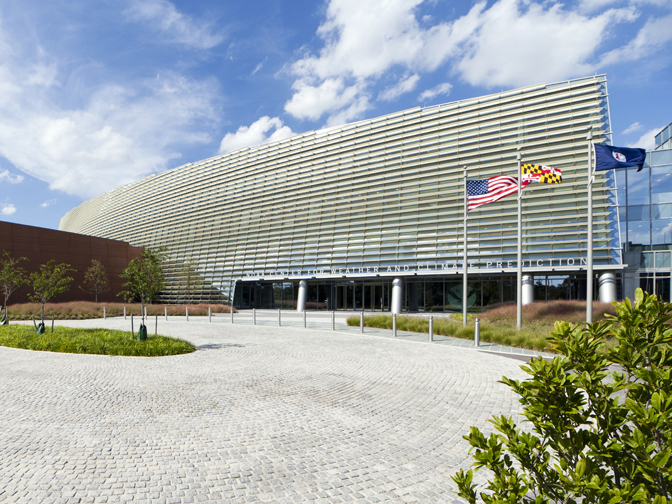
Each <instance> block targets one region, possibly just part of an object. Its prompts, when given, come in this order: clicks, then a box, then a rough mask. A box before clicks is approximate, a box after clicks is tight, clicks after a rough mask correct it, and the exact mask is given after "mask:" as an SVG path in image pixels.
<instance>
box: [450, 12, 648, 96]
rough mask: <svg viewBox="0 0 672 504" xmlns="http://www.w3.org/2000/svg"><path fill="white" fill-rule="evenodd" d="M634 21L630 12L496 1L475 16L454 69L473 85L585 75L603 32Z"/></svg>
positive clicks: (591, 69) (591, 68)
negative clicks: (580, 10)
mask: <svg viewBox="0 0 672 504" xmlns="http://www.w3.org/2000/svg"><path fill="white" fill-rule="evenodd" d="M634 19H636V14H635V12H634V10H633V9H631V8H627V9H610V10H608V11H606V12H604V13H602V14H599V15H597V16H594V17H588V16H585V15H582V14H579V13H577V12H572V11H568V10H565V9H564V8H563V5H562V4H558V3H556V4H552V5H550V6H549V7H548V8H546V6H545V4H535V3H529V4H528V3H524V2H522V1H520V0H500V1H498V2H497V3H495V4H494V5H493V6H492V7H491V8H490V9H488V10H484V11H483V12H482V14H481V15H480V16H479V26H478V29H477V30H476V31H475V32H474V33H473V34H472V35H471V36H470V38H469V41H468V43H467V44H465V47H464V49H465V51H464V55H463V56H462V57H461V58H460V60H459V62H458V63H457V69H458V70H459V72H460V73H461V75H462V78H463V79H464V80H465V81H467V82H468V83H469V84H472V85H478V86H495V85H497V86H499V85H502V86H525V85H529V84H534V83H538V82H554V81H559V80H563V79H566V78H568V77H578V76H581V75H586V74H590V73H593V72H594V71H595V69H596V66H595V65H594V64H593V63H592V59H593V57H594V55H595V52H596V51H597V50H598V48H599V46H600V45H601V44H602V42H603V41H604V40H605V37H606V34H607V32H608V30H609V29H610V28H613V26H614V25H615V24H618V23H622V22H626V21H633V20H634Z"/></svg>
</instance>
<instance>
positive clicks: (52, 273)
mask: <svg viewBox="0 0 672 504" xmlns="http://www.w3.org/2000/svg"><path fill="white" fill-rule="evenodd" d="M71 271H76V270H74V269H72V268H71V267H70V265H69V264H65V263H61V264H56V261H54V260H53V259H52V260H51V261H48V262H47V264H42V265H40V271H36V272H34V273H31V274H30V284H31V285H32V286H33V294H28V297H29V298H30V300H31V301H33V302H34V303H40V304H41V305H42V324H43V325H44V305H45V303H46V302H47V301H49V300H50V299H51V298H53V297H54V296H56V295H58V294H61V293H62V292H66V291H67V290H68V289H70V282H72V277H69V276H67V274H68V273H70V272H71Z"/></svg>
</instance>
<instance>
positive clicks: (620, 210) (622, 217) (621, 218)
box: [618, 206, 628, 222]
mask: <svg viewBox="0 0 672 504" xmlns="http://www.w3.org/2000/svg"><path fill="white" fill-rule="evenodd" d="M627 209H628V207H624V206H622V207H618V220H619V221H620V222H625V221H626V220H627V218H626V210H627Z"/></svg>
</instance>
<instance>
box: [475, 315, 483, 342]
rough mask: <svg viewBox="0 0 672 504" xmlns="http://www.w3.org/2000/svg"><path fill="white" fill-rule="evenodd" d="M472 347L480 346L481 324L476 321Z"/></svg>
mask: <svg viewBox="0 0 672 504" xmlns="http://www.w3.org/2000/svg"><path fill="white" fill-rule="evenodd" d="M474 346H477V347H479V346H481V323H480V322H479V321H478V319H476V325H475V326H474Z"/></svg>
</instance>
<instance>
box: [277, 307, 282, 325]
mask: <svg viewBox="0 0 672 504" xmlns="http://www.w3.org/2000/svg"><path fill="white" fill-rule="evenodd" d="M280 311H281V310H278V327H280V326H281V325H282V322H281V319H280Z"/></svg>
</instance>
